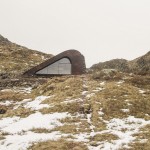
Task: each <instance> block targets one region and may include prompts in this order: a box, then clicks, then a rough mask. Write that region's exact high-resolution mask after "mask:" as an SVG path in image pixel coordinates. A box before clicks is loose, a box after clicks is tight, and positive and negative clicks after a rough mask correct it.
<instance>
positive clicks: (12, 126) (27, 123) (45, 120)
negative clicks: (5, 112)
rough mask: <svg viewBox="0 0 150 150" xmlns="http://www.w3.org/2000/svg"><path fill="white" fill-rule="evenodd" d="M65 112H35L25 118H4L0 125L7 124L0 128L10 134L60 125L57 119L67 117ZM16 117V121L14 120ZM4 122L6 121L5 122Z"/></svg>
mask: <svg viewBox="0 0 150 150" xmlns="http://www.w3.org/2000/svg"><path fill="white" fill-rule="evenodd" d="M68 116H69V115H68V114H67V113H54V114H45V115H43V114H41V113H40V112H37V113H35V114H31V115H30V116H28V117H27V118H19V119H18V118H16V117H15V118H4V121H3V120H2V123H1V125H0V126H2V127H3V122H4V124H6V125H7V122H8V125H7V126H5V127H3V128H0V129H1V131H3V132H8V133H11V134H18V133H21V132H22V131H28V130H31V129H33V128H46V129H53V128H54V127H56V126H61V125H62V123H60V122H59V121H58V120H59V119H63V118H66V117H68ZM16 119H17V121H16ZM5 122H6V123H5Z"/></svg>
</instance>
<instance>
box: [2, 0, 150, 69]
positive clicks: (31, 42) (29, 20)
mask: <svg viewBox="0 0 150 150" xmlns="http://www.w3.org/2000/svg"><path fill="white" fill-rule="evenodd" d="M0 34H1V35H3V36H4V37H6V38H8V39H9V40H11V41H13V42H15V43H17V44H20V45H23V46H26V47H28V48H31V49H36V50H39V51H43V52H46V53H51V54H54V55H56V54H58V53H60V52H62V51H64V50H68V49H77V50H79V51H80V52H81V53H82V54H83V55H84V56H85V59H86V63H87V67H90V66H91V65H93V64H94V63H97V62H102V61H106V60H110V59H114V58H125V59H129V60H131V59H134V58H136V57H138V56H141V55H143V54H145V53H146V52H148V51H149V50H150V0H0Z"/></svg>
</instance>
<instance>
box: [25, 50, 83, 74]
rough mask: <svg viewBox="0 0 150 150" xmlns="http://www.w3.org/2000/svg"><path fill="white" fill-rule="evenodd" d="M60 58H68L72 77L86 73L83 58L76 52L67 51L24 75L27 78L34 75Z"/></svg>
mask: <svg viewBox="0 0 150 150" xmlns="http://www.w3.org/2000/svg"><path fill="white" fill-rule="evenodd" d="M62 58H68V59H69V60H70V62H71V64H72V73H71V74H72V75H80V74H84V73H85V72H86V65H85V59H84V56H83V55H82V54H81V53H80V52H79V51H77V50H67V51H64V52H62V53H60V54H58V55H56V56H54V57H52V58H50V59H48V60H46V61H45V62H43V63H41V64H39V65H38V66H35V67H33V68H31V69H30V70H28V71H26V72H25V73H24V75H28V76H33V75H36V72H38V71H39V70H41V69H43V68H45V67H47V66H49V65H51V64H53V63H55V62H56V61H58V60H60V59H62ZM49 75H50V74H49Z"/></svg>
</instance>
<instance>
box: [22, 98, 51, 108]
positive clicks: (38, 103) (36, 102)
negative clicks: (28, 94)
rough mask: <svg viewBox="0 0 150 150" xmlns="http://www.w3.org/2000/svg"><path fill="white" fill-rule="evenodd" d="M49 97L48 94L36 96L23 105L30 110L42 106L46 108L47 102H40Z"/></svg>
mask: <svg viewBox="0 0 150 150" xmlns="http://www.w3.org/2000/svg"><path fill="white" fill-rule="evenodd" d="M47 98H50V96H38V97H36V98H35V100H33V101H31V102H28V103H26V104H25V105H24V107H25V108H31V109H32V110H39V109H42V108H48V107H49V105H48V104H41V103H42V102H43V101H44V100H46V99H47Z"/></svg>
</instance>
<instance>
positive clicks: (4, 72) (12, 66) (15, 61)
mask: <svg viewBox="0 0 150 150" xmlns="http://www.w3.org/2000/svg"><path fill="white" fill-rule="evenodd" d="M51 57H52V55H50V54H49V55H48V54H45V53H42V52H38V51H35V50H31V49H28V48H26V47H23V46H20V45H17V44H15V43H12V42H10V41H9V40H8V39H6V38H4V37H3V36H1V35H0V76H1V78H8V77H10V76H11V77H12V76H15V75H20V74H21V73H23V72H24V71H26V70H28V69H29V68H31V67H33V66H36V65H38V64H40V63H41V62H43V61H45V60H46V59H48V58H51Z"/></svg>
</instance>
